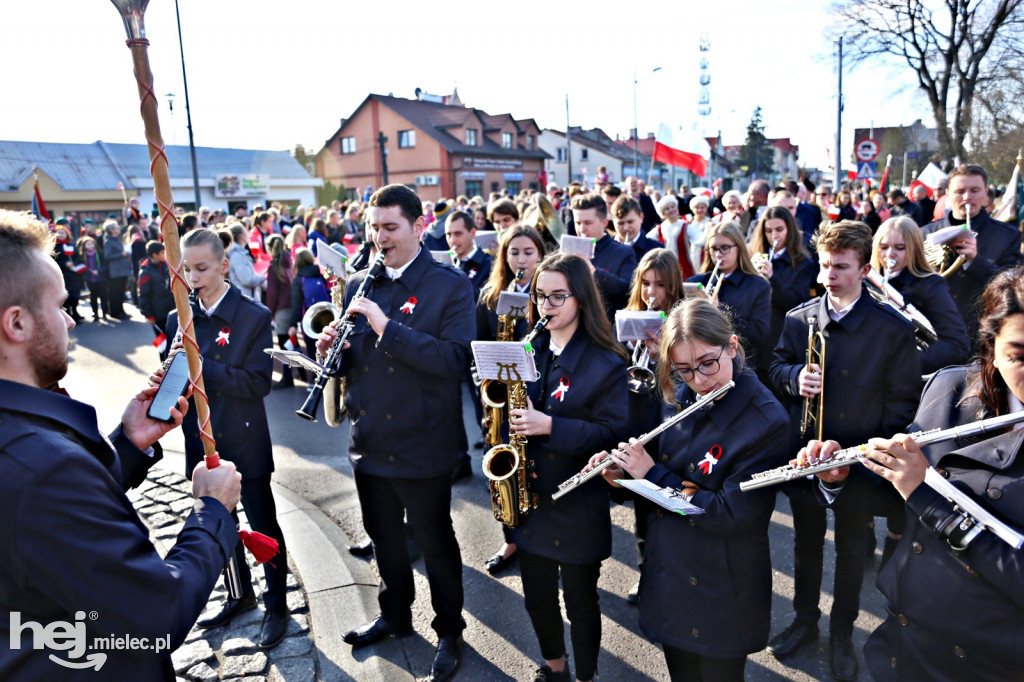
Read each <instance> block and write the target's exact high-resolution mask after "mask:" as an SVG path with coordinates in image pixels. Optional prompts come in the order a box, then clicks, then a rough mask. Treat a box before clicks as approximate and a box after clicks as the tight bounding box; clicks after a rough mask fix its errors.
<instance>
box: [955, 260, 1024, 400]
mask: <svg viewBox="0 0 1024 682" xmlns="http://www.w3.org/2000/svg"><path fill="white" fill-rule="evenodd" d="M981 300H982V302H983V304H984V305H983V308H982V309H983V310H984V312H983V313H982V316H981V321H980V323H979V329H978V360H979V361H980V365H981V368H980V370H979V371H978V374H977V376H976V377H975V378H974V381H973V382H972V384H971V387H970V389H969V390H968V393H969V394H973V395H975V396H977V397H978V399H979V400H981V402H982V404H983V405H985V407H987V408H988V409H990V410H991V411H992V412H993V413H995V414H997V415H998V414H1005V413H1006V412H1007V410H1008V409H1009V395H1008V393H1009V389H1008V388H1007V386H1006V381H1004V380H1003V376H1002V375H1001V374H1000V373H999V370H998V369H996V366H995V356H996V337H997V336H999V332H1000V331H1002V329H1003V324H1004V323H1005V322H1006V321H1007V320H1008V319H1009V318H1010V317H1012V316H1014V315H1020V314H1024V268H1021V267H1018V268H1014V269H1013V270H1006V271H1003V272H1001V273H999V274H998V275H996V276H995V277H993V278H992V280H991V281H990V282H989V283H988V286H986V287H985V292H984V293H983V294H982V295H981Z"/></svg>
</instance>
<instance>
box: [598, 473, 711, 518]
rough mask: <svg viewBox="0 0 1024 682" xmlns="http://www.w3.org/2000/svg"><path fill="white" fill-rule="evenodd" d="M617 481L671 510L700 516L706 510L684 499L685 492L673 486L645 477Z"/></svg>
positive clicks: (686, 514)
mask: <svg viewBox="0 0 1024 682" xmlns="http://www.w3.org/2000/svg"><path fill="white" fill-rule="evenodd" d="M615 482H616V483H618V484H620V485H622V487H624V488H626V489H627V490H632V491H633V492H634V493H636V494H637V495H641V496H643V497H646V498H647V499H648V500H650V501H651V502H653V503H655V504H656V505H658V506H660V507H664V508H665V509H668V510H669V511H672V512H675V513H677V514H681V515H683V516H698V515H700V514H703V513H704V510H703V509H701V508H700V507H698V506H697V505H695V504H690V503H689V502H687V501H686V500H684V499H683V494H682V493H681V492H679V491H678V490H674V489H672V488H662V487H661V486H657V485H655V484H653V483H651V482H650V481H647V480H644V479H642V478H641V479H639V480H637V479H632V478H628V479H616V481H615Z"/></svg>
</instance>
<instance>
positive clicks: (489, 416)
mask: <svg viewBox="0 0 1024 682" xmlns="http://www.w3.org/2000/svg"><path fill="white" fill-rule="evenodd" d="M524 274H526V271H525V270H516V276H515V277H514V278H513V279H512V281H511V282H509V285H508V288H507V289H505V291H515V290H516V284H518V283H519V280H521V279H522V278H523V275H524ZM519 319H520V318H519V317H518V316H515V315H513V314H512V313H511V312H510V313H508V314H506V315H498V335H497V338H496V339H495V341H511V340H512V338H513V337H514V336H515V331H516V321H517V320H519ZM474 371H475V367H474ZM507 399H508V390H507V387H506V385H505V383H503V382H501V381H495V380H493V379H485V380H483V381H481V382H480V400H481V401H482V402H483V404H484V407H485V408H486V412H485V413H484V423H483V429H484V443H486V445H487V447H489V448H493V447H494V446H496V445H498V444H499V443H501V412H502V410H504V409H505V403H506V402H507Z"/></svg>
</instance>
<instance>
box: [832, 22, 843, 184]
mask: <svg viewBox="0 0 1024 682" xmlns="http://www.w3.org/2000/svg"><path fill="white" fill-rule="evenodd" d="M838 71H839V93H838V94H839V96H838V97H837V98H836V100H837V101H836V161H835V166H836V175H835V178H834V180H835V182H833V183H832V184H834V185H835V188H834V189H835V192H836V194H839V190H841V189H842V185H841V184H840V183H841V182H842V177H843V151H842V149H843V139H842V136H843V37H842V36H839V69H838Z"/></svg>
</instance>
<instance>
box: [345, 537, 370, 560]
mask: <svg viewBox="0 0 1024 682" xmlns="http://www.w3.org/2000/svg"><path fill="white" fill-rule="evenodd" d="M348 553H349V554H351V555H352V556H357V557H359V558H360V559H369V558H370V557H372V556H373V543H372V542H370V541H369V540H367V541H366V542H364V543H363V544H361V545H349V546H348Z"/></svg>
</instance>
